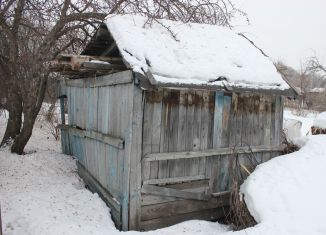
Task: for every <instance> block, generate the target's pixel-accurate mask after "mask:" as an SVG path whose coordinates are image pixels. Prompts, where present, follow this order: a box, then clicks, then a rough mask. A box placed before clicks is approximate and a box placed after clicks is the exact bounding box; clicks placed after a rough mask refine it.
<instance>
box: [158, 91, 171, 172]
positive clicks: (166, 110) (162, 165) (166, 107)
mask: <svg viewBox="0 0 326 235" xmlns="http://www.w3.org/2000/svg"><path fill="white" fill-rule="evenodd" d="M168 98H169V91H168V90H163V101H162V102H163V106H162V125H161V128H162V129H161V140H160V152H162V153H163V152H168V151H169V139H168V123H169V118H170V112H171V105H170V104H169V102H168V101H167V100H168ZM158 164H159V169H158V178H167V177H168V176H169V168H168V161H159V163H158Z"/></svg>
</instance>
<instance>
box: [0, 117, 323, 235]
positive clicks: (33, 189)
mask: <svg viewBox="0 0 326 235" xmlns="http://www.w3.org/2000/svg"><path fill="white" fill-rule="evenodd" d="M304 125H306V124H304ZM4 128H5V119H4V118H0V136H2V135H3V133H4ZM297 142H298V143H300V144H301V145H302V146H303V145H304V146H303V148H302V149H301V150H300V151H298V152H296V153H293V154H289V155H284V156H280V157H278V158H275V159H273V160H271V161H269V162H267V163H264V164H262V165H260V166H259V167H258V168H257V169H256V171H255V172H254V173H253V174H252V175H251V176H250V177H249V178H248V180H247V181H246V182H245V184H244V185H243V186H242V191H243V192H244V198H245V200H246V202H247V204H248V206H249V209H250V211H251V213H252V214H253V216H254V217H255V219H256V220H257V221H258V222H259V223H258V225H256V226H255V227H253V228H249V229H246V230H243V231H238V232H232V231H229V230H228V227H226V226H223V225H220V224H218V223H212V222H206V221H187V222H184V223H181V224H178V225H175V226H172V227H169V228H164V229H160V230H157V231H153V232H147V233H145V234H146V235H147V234H162V235H169V234H196V235H198V234H215V235H225V234H234V235H238V234H239V235H240V234H241V235H242V234H243V235H245V234H248V235H257V234H262V235H265V234H273V235H276V234H278V235H280V234H284V235H285V234H286V235H287V234H302V235H303V234H304V235H307V234H326V225H325V223H324V221H325V218H326V202H325V197H326V180H325V179H326V173H325V166H326V144H325V143H326V136H325V135H320V136H308V137H304V138H301V139H298V140H297ZM26 150H27V152H29V154H26V155H24V156H18V155H14V154H11V153H9V151H8V150H7V149H4V150H0V202H1V209H2V220H3V230H4V234H5V235H11V234H33V235H35V234H36V235H38V234H47V235H51V234H78V235H79V234H110V235H111V234H120V233H121V232H119V231H117V230H116V229H115V227H114V225H113V222H112V221H111V218H110V214H109V208H107V207H106V205H105V204H104V202H103V201H102V200H101V199H100V198H99V197H98V196H97V195H96V194H92V193H91V192H89V191H88V190H86V189H85V188H84V187H83V183H82V181H81V180H80V179H79V177H78V175H77V174H76V164H75V160H74V159H72V158H71V157H70V156H66V155H63V154H60V142H59V141H55V140H54V139H53V136H52V135H50V134H48V131H47V130H46V129H45V128H44V127H43V128H40V124H38V125H37V126H36V128H35V130H34V134H33V136H32V139H31V141H30V142H29V144H28V146H27V148H26ZM127 234H132V235H136V234H137V235H140V233H139V232H127Z"/></svg>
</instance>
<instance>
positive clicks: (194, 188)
mask: <svg viewBox="0 0 326 235" xmlns="http://www.w3.org/2000/svg"><path fill="white" fill-rule="evenodd" d="M165 187H167V188H173V189H179V190H184V191H187V192H202V191H204V190H206V189H207V188H208V180H196V181H191V182H185V183H177V184H168V185H165ZM141 197H142V198H141V204H142V206H146V205H153V204H159V203H165V202H170V201H177V200H182V199H180V198H176V197H167V196H157V195H150V194H142V195H141Z"/></svg>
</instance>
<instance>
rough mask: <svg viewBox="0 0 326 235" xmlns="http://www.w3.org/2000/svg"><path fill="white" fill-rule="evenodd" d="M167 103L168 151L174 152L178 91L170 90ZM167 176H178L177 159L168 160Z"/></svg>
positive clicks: (177, 120)
mask: <svg viewBox="0 0 326 235" xmlns="http://www.w3.org/2000/svg"><path fill="white" fill-rule="evenodd" d="M169 103H170V106H171V112H170V118H169V123H168V128H169V134H168V139H169V152H175V151H177V148H178V125H179V107H180V105H179V103H180V91H178V90H171V91H170V95H169ZM168 168H169V177H177V176H180V172H179V171H178V169H179V168H178V161H175V160H169V161H168Z"/></svg>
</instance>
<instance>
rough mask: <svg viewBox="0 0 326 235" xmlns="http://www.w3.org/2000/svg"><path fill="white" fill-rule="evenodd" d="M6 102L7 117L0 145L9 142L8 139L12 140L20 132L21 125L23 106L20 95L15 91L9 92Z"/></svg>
mask: <svg viewBox="0 0 326 235" xmlns="http://www.w3.org/2000/svg"><path fill="white" fill-rule="evenodd" d="M7 102H8V105H7V107H8V112H9V118H8V122H7V126H6V131H5V134H4V136H3V138H2V141H1V144H0V146H3V145H5V144H7V143H9V142H10V140H14V139H15V137H16V136H17V135H18V134H19V133H20V129H21V126H22V112H23V107H22V100H21V97H20V96H19V95H18V94H17V93H15V92H10V94H8V101H7Z"/></svg>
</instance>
